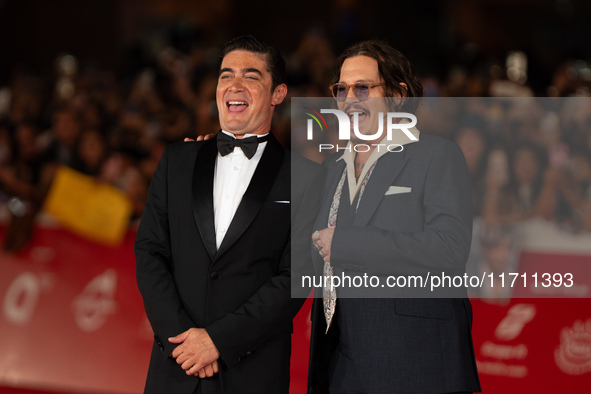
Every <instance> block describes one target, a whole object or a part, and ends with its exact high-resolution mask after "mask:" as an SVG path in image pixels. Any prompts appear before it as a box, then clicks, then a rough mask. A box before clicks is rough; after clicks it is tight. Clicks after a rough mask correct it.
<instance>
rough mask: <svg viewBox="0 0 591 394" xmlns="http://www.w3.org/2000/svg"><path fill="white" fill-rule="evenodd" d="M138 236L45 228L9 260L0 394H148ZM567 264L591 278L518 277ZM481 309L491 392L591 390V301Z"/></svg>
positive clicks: (304, 341) (575, 260)
mask: <svg viewBox="0 0 591 394" xmlns="http://www.w3.org/2000/svg"><path fill="white" fill-rule="evenodd" d="M4 232H5V228H2V229H1V230H0V236H4V234H3V233H4ZM134 237H135V233H134V232H129V233H128V234H127V235H126V237H125V239H124V241H123V243H122V244H121V245H120V246H116V247H109V246H104V245H100V244H97V243H94V242H92V241H89V240H87V239H83V238H80V237H78V236H77V235H74V234H72V233H70V232H69V231H67V230H63V229H52V228H36V230H35V235H34V238H33V240H32V242H31V243H30V245H29V246H28V247H27V248H26V249H25V250H24V251H22V252H21V253H19V254H16V255H15V254H7V253H3V254H0V265H1V268H0V269H1V272H2V275H1V276H0V296H1V298H2V304H1V308H2V310H1V313H0V349H2V352H0V392H6V393H28V391H14V390H13V389H9V388H28V389H34V390H45V391H48V392H63V393H69V392H85V393H139V392H141V391H142V388H143V382H144V378H145V374H146V370H147V366H148V358H149V353H150V347H151V342H152V333H151V330H150V327H149V324H148V322H147V320H146V318H145V315H144V312H143V306H142V302H141V298H140V295H139V293H138V291H137V287H136V283H135V272H134V269H135V263H134V256H133V241H134ZM557 259H560V261H561V262H562V263H563V264H574V265H578V266H580V265H581V264H582V265H583V266H586V267H591V257H590V256H582V255H578V256H576V255H552V254H547V253H523V254H522V256H521V262H520V266H521V268H522V269H523V268H524V267H525V269H527V268H528V267H529V268H531V267H533V266H537V267H543V266H544V264H549V263H550V262H551V261H554V262H555V261H557ZM310 304H311V303H310V300H308V301H307V302H306V304H305V306H304V308H303V309H302V311H301V312H300V314H299V315H298V316H297V318H296V324H295V329H294V330H295V332H294V337H293V354H292V389H291V392H292V393H294V394H296V393H304V392H305V385H306V373H307V359H308V345H309V342H308V338H309V330H310V324H309V311H310ZM473 306H474V315H475V318H474V327H473V334H474V347H475V351H476V356H477V362H478V367H479V371H480V378H481V382H482V387H483V390H484V392H485V393H525V392H527V393H559V392H573V393H574V392H582V391H581V390H585V389H584V388H586V387H589V385H590V384H591V300H589V299H534V298H518V299H513V300H511V301H509V302H505V303H503V302H498V301H496V302H495V303H487V302H484V301H482V300H473ZM2 387H3V388H2ZM9 390H10V391H9Z"/></svg>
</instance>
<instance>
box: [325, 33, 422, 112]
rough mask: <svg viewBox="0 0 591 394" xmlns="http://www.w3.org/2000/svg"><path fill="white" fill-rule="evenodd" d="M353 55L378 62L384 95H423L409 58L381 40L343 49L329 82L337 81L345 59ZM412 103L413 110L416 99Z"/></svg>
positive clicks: (364, 42) (359, 43) (363, 42)
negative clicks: (402, 84)
mask: <svg viewBox="0 0 591 394" xmlns="http://www.w3.org/2000/svg"><path fill="white" fill-rule="evenodd" d="M355 56H367V57H370V58H372V59H374V60H376V61H377V62H378V71H379V73H380V76H381V77H382V79H383V80H384V91H385V93H386V94H385V95H386V97H393V96H394V94H395V93H398V94H400V95H401V96H404V97H423V85H422V84H421V81H420V80H419V77H418V76H417V74H416V71H415V68H414V66H413V65H412V63H411V62H410V60H408V58H407V57H406V56H404V55H403V54H402V52H400V51H398V50H396V49H394V48H392V47H391V46H390V45H389V44H388V43H386V42H385V41H381V40H368V41H362V42H358V43H356V44H353V45H351V46H350V47H348V48H347V49H345V51H344V52H343V53H342V54H341V55H340V56H339V57H338V59H337V62H336V65H335V72H334V78H333V80H332V82H331V84H334V83H337V82H339V79H340V77H341V67H342V66H343V63H344V62H345V60H346V59H348V58H350V57H355ZM401 82H404V83H405V84H406V86H407V89H404V88H403V87H402V86H400V83H401ZM412 103H413V104H412V105H410V107H412V110H415V109H416V104H417V103H416V100H412Z"/></svg>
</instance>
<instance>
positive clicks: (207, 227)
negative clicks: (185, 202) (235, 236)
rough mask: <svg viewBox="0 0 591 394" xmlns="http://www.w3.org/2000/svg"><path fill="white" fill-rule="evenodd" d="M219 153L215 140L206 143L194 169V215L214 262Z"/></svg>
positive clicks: (198, 154) (198, 155)
mask: <svg viewBox="0 0 591 394" xmlns="http://www.w3.org/2000/svg"><path fill="white" fill-rule="evenodd" d="M217 153H218V150H217V146H216V140H215V139H212V140H209V141H207V142H205V143H204V144H203V146H202V147H201V149H200V150H199V152H197V158H196V159H195V167H194V169H193V215H194V216H195V221H196V222H197V227H198V228H199V234H201V239H202V240H203V244H204V245H205V248H206V249H207V253H208V254H209V256H210V257H211V259H212V260H213V259H214V257H215V255H216V241H215V219H214V215H213V176H214V170H215V159H216V156H217Z"/></svg>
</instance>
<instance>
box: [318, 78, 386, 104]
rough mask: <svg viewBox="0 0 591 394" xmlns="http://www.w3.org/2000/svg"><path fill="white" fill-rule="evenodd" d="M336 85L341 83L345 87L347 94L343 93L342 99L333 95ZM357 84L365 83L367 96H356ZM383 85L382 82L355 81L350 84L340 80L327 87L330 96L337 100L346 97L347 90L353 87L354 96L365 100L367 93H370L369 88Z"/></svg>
mask: <svg viewBox="0 0 591 394" xmlns="http://www.w3.org/2000/svg"><path fill="white" fill-rule="evenodd" d="M337 85H341V86H344V87H345V88H347V94H346V95H345V97H343V98H342V99H340V98H338V97H337V96H335V93H334V87H335V86H337ZM356 85H357V86H358V85H367V87H368V89H367V97H359V96H357V93H355V86H356ZM382 85H384V82H382V83H367V82H355V83H352V84H347V83H341V82H337V83H333V84H332V85H330V86H329V87H328V89H329V90H330V93H331V94H332V97H334V99H335V100H337V101H345V100H346V99H347V96H348V95H349V90H350V89H351V88H353V94H354V95H355V97H357V98H358V99H359V100H362V101H363V100H367V99H368V98H369V95H370V93H371V88H375V87H376V86H382Z"/></svg>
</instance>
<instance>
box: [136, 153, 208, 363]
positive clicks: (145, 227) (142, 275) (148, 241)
mask: <svg viewBox="0 0 591 394" xmlns="http://www.w3.org/2000/svg"><path fill="white" fill-rule="evenodd" d="M168 157H169V148H166V150H165V151H164V153H163V154H162V158H161V159H160V162H159V163H158V167H157V169H156V172H155V173H154V176H153V177H152V182H151V183H150V188H149V190H148V200H147V202H146V208H145V210H144V214H143V216H142V220H141V223H140V226H139V228H138V232H137V237H136V240H135V248H134V250H135V260H136V279H137V284H138V288H139V291H140V293H141V295H142V298H143V301H144V308H145V310H146V315H147V316H148V320H149V321H150V324H151V326H152V330H153V331H154V335H155V340H156V342H157V343H158V345H159V347H160V349H161V350H162V352H163V355H164V356H165V357H168V356H169V355H170V354H171V353H172V351H173V350H174V348H175V347H176V346H177V345H175V344H172V343H170V342H168V338H169V337H173V336H176V335H178V334H180V333H181V332H184V331H186V330H188V329H189V328H191V327H196V326H197V325H196V324H195V323H194V322H193V320H192V319H191V317H190V316H189V315H188V314H187V312H186V310H185V309H184V308H183V305H182V303H181V301H180V298H179V295H178V293H177V289H176V285H175V283H174V280H173V277H172V275H171V272H170V267H171V260H172V253H171V246H170V232H169V224H168V174H167V171H168Z"/></svg>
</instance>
